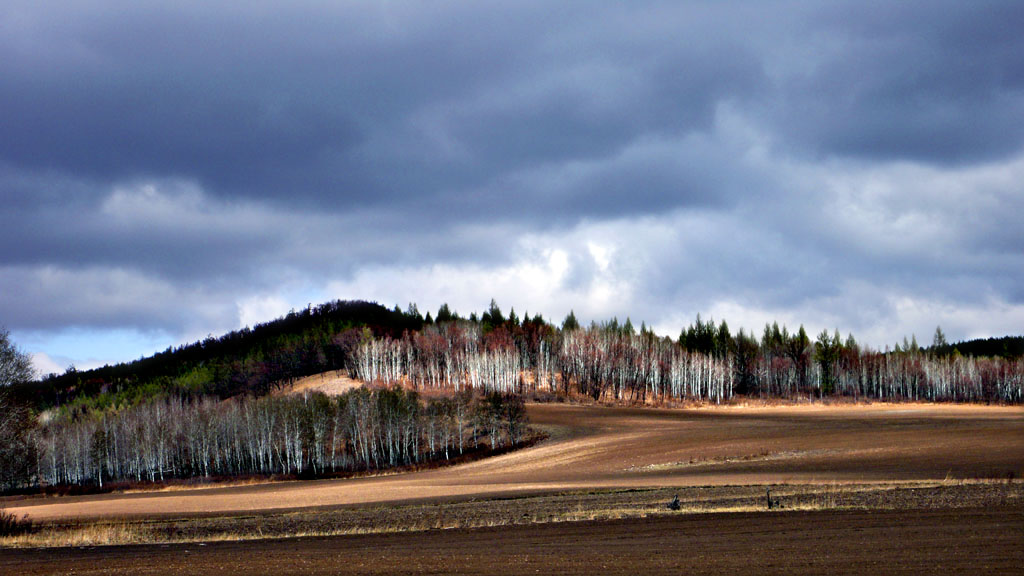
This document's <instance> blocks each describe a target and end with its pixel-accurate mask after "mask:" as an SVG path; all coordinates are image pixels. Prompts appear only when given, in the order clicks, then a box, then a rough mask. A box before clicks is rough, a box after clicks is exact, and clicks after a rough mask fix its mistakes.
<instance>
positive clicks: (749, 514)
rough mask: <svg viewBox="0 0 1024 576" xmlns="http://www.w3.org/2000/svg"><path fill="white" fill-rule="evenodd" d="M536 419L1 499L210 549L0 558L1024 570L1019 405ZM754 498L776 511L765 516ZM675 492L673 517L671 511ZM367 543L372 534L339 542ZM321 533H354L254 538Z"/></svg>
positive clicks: (152, 568)
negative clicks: (268, 475)
mask: <svg viewBox="0 0 1024 576" xmlns="http://www.w3.org/2000/svg"><path fill="white" fill-rule="evenodd" d="M528 410H529V416H530V419H531V421H532V424H533V426H535V427H536V428H539V429H541V430H543V431H544V432H546V433H547V434H548V438H547V439H546V440H544V441H542V442H540V443H539V444H537V445H535V446H533V447H531V448H527V449H523V450H519V451H516V452H512V453H509V454H505V455H502V456H497V457H493V458H490V459H486V460H479V461H476V462H472V463H469V464H464V465H459V466H454V467H450V468H441V469H435V470H429V471H423V472H414V473H405V474H395V475H390V476H379V477H366V478H357V479H346V480H322V481H308V482H281V483H264V484H255V485H246V486H222V487H213V488H202V489H189V490H174V491H165V492H140V493H131V494H105V495H96V496H82V497H63V498H50V499H43V498H31V499H23V500H19V501H14V502H10V503H9V509H10V510H11V511H12V512H14V513H15V514H17V515H19V516H20V515H22V514H29V515H30V516H31V517H32V518H33V519H34V520H36V521H37V522H40V523H41V524H42V526H43V527H44V528H46V527H47V526H49V527H52V530H54V531H55V532H56V533H57V534H58V538H60V536H59V534H61V533H62V532H61V530H65V531H67V532H68V533H71V532H74V531H75V530H81V531H83V532H86V533H88V532H89V531H90V530H93V531H99V532H102V531H104V530H106V531H114V532H116V531H118V530H124V531H129V532H131V531H134V533H135V534H136V536H135V537H132V538H127V539H120V540H119V539H118V538H111V539H110V540H109V541H114V542H126V541H127V542H138V541H143V542H152V541H158V542H159V541H167V542H180V541H188V540H199V541H205V542H201V543H195V542H192V543H178V544H158V545H132V546H97V547H90V546H75V547H70V546H67V545H66V544H63V545H64V546H65V547H63V548H56V549H54V548H47V549H25V548H22V549H8V550H0V574H19V575H20V574H24V575H33V574H58V573H70V572H72V571H73V572H74V573H76V574H111V573H133V574H234V573H273V574H386V573H434V574H446V573H455V572H458V573H470V574H508V573H559V574H593V573H602V574H678V573H690V574H844V573H859V574H883V573H884V574H938V573H941V574H981V573H984V574H1020V573H1021V572H1020V567H1021V566H1022V565H1024V546H1021V545H1020V542H1021V541H1024V485H1022V484H1021V483H1020V480H1019V478H1020V477H1021V473H1022V471H1024V409H1021V408H1019V407H983V406H947V405H941V406H933V405H872V406H864V405H860V406H835V407H822V406H801V407H772V408H737V407H728V408H713V409H694V410H655V409H639V408H607V407H596V406H573V405H563V404H534V405H530V406H529V407H528ZM768 487H770V488H771V489H772V491H773V492H772V493H773V494H774V495H778V496H779V497H781V498H782V501H783V502H784V504H785V508H784V509H783V510H782V511H779V510H773V511H770V512H768V511H766V510H764V507H765V506H764V502H765V500H764V492H765V490H766V489H767V488H768ZM673 494H678V495H679V496H680V499H681V502H682V504H683V511H681V512H668V511H666V510H665V506H664V503H665V502H666V501H667V500H668V499H669V498H670V497H671V495H673ZM755 510H756V511H755ZM97 527H98V528H97ZM435 528H445V529H435ZM392 530H397V531H399V533H387V532H390V531H392ZM359 531H369V532H375V533H372V534H362V535H359V534H355V535H351V534H349V532H359ZM324 533H326V534H349V535H334V536H325V537H298V538H295V537H293V538H280V539H274V538H271V539H267V536H274V535H297V534H324ZM138 534H144V535H143V536H142V537H138ZM218 537H228V538H240V539H241V540H238V541H228V542H215V541H212V540H215V539H217V538H218ZM249 538H259V539H249ZM70 541H71V540H70V539H69V540H68V541H67V542H70ZM58 542H65V541H63V540H59V539H58Z"/></svg>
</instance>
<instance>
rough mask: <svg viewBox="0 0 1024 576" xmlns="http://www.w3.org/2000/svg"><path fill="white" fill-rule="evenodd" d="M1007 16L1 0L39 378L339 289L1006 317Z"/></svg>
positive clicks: (766, 6)
mask: <svg viewBox="0 0 1024 576" xmlns="http://www.w3.org/2000/svg"><path fill="white" fill-rule="evenodd" d="M1019 22H1024V4H1021V3H1019V2H977V3H973V2H972V3H964V2H952V1H949V2H944V1H940V2H935V1H929V2H923V1H919V2H904V3H898V4H893V3H889V2H816V3H794V2H756V3H743V2H684V3H677V2H642V3H641V2H638V3H630V4H629V5H628V6H626V5H618V4H608V5H605V4H595V3H591V2H563V3H557V4H551V3H549V2H475V3H465V2H437V3H430V4H429V5H428V4H422V3H413V2H401V1H396V2H352V3H339V4H337V5H335V4H332V3H327V4H323V3H317V2H297V3H288V4H286V5H283V6H278V5H276V4H274V3H264V2H255V3H250V4H246V5H245V6H244V7H243V8H239V7H237V6H236V5H228V4H219V3H217V4H212V5H211V4H210V3H206V2H189V1H187V2H180V3H174V4H172V5H159V4H156V3H149V2H126V1H109V2H71V3H68V2H60V3H58V2H51V1H42V2H41V1H38V0H35V1H32V2H28V1H22V0H13V1H10V2H5V3H4V5H3V6H2V7H0V110H2V112H0V136H2V137H0V197H2V199H3V203H4V208H3V210H2V212H0V234H2V241H3V245H4V246H5V250H4V251H3V259H2V261H0V326H6V327H7V328H8V329H10V330H11V333H12V337H13V339H14V340H15V341H16V342H17V343H18V344H19V345H20V346H21V347H22V348H24V349H25V350H27V351H28V352H30V353H32V354H33V355H34V357H35V360H36V367H37V369H38V370H40V371H41V372H43V373H46V372H51V371H57V372H60V371H63V369H64V368H65V367H67V366H68V365H70V364H75V365H76V366H78V367H80V368H84V367H91V366H96V365H102V364H105V363H115V362H122V361H128V360H132V359H135V358H138V357H140V356H142V355H149V354H152V353H153V352H156V351H159V350H163V349H165V348H167V347H168V346H172V345H177V344H182V343H186V342H192V341H195V340H197V339H201V338H203V337H205V336H206V335H208V334H213V335H219V334H221V333H224V332H227V331H230V330H234V329H238V328H241V327H244V326H251V325H254V324H256V323H259V322H265V321H268V320H271V319H274V318H276V317H278V316H281V315H283V314H285V313H287V312H288V310H289V309H293V308H295V309H298V308H304V307H305V306H306V305H307V304H314V305H315V304H318V303H321V302H325V301H329V300H334V299H364V300H371V301H377V302H380V303H382V304H384V305H386V306H389V307H390V306H393V305H395V304H398V305H400V306H401V307H402V308H405V307H406V305H407V304H408V303H410V302H415V303H417V304H418V306H419V309H420V310H421V311H423V312H426V311H428V310H429V311H432V312H436V310H437V308H438V306H440V305H441V304H442V303H445V302H446V303H448V304H449V305H451V306H452V308H454V309H456V310H458V311H459V312H460V313H463V314H469V313H470V312H472V311H481V310H483V309H485V308H486V306H487V304H488V302H489V301H490V299H491V298H494V299H496V301H497V302H498V304H499V305H500V306H501V307H502V309H503V310H505V311H506V312H507V311H508V310H509V309H510V308H512V307H514V308H515V310H516V312H517V313H519V314H520V315H522V314H523V313H525V312H530V313H531V314H533V313H541V314H543V315H544V316H545V317H546V318H548V319H549V320H552V321H555V322H560V321H561V319H562V318H563V317H564V316H565V314H566V313H568V311H569V310H570V309H573V310H574V311H575V313H576V314H577V316H578V317H580V319H581V320H583V321H590V320H597V321H600V320H605V319H609V318H611V317H613V316H614V317H618V318H619V319H620V320H623V319H625V318H626V317H629V318H631V319H632V321H633V322H634V323H635V324H636V325H639V324H640V322H641V321H642V322H646V323H647V325H649V326H652V327H654V328H655V329H656V330H657V331H658V332H659V333H661V334H664V335H669V336H673V337H675V336H677V335H678V334H679V331H680V329H681V328H683V327H685V326H686V325H688V324H690V323H691V322H692V321H693V319H694V318H695V316H696V315H697V314H701V315H702V316H703V317H704V318H709V317H712V318H714V319H716V320H722V319H724V320H726V321H728V322H729V325H730V327H732V328H733V330H734V331H735V330H738V329H739V328H740V327H745V328H746V329H747V330H753V331H755V333H760V330H761V328H762V327H763V326H764V324H765V323H766V322H771V321H778V322H780V323H785V324H786V325H788V326H789V327H791V328H795V327H796V326H799V325H800V324H803V325H805V326H806V327H807V330H808V332H810V333H812V334H813V333H817V332H819V331H820V330H822V329H828V330H832V329H839V330H840V331H841V332H842V333H843V335H845V334H847V333H852V334H854V335H855V336H856V337H857V338H858V340H860V341H862V342H865V343H867V344H869V345H871V346H873V347H876V348H880V349H881V348H884V347H885V346H886V345H891V344H894V343H896V342H898V341H901V340H902V339H903V337H904V336H907V337H909V336H910V335H916V337H917V339H918V341H919V342H921V343H922V344H925V343H928V342H930V341H931V336H932V333H933V332H934V330H935V327H936V326H942V328H943V330H944V331H945V333H946V335H947V337H948V338H949V340H950V341H956V340H964V339H970V338H977V337H989V336H1002V335H1007V334H1012V335H1019V334H1021V333H1022V329H1021V327H1022V326H1024V227H1022V226H1021V225H1020V223H1019V220H1020V216H1021V215H1022V214H1024V189H1022V183H1024V36H1022V35H1021V34H1019V30H1017V23H1019Z"/></svg>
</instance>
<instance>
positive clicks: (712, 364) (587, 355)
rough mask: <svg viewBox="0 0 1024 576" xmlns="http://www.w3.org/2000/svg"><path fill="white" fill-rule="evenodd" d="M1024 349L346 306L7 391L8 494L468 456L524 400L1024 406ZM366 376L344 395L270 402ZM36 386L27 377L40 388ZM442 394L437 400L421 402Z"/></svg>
mask: <svg viewBox="0 0 1024 576" xmlns="http://www.w3.org/2000/svg"><path fill="white" fill-rule="evenodd" d="M1022 354H1024V338H1022V337H1007V338H1001V339H989V340H974V341H969V342H960V343H956V344H950V343H948V342H947V341H946V339H945V335H944V334H943V333H942V330H941V329H936V332H935V335H934V337H933V340H932V343H931V345H930V346H928V347H921V346H919V345H918V343H917V341H916V338H911V339H910V340H909V341H908V340H907V339H906V338H904V340H903V342H902V343H901V344H897V345H896V346H894V347H893V348H892V349H886V350H885V351H878V350H872V349H870V348H868V347H866V346H861V345H860V344H858V343H857V341H856V340H855V339H854V337H853V336H852V335H849V336H847V337H846V338H845V339H844V338H842V337H841V336H840V334H839V332H838V331H833V332H829V331H822V332H821V333H820V334H817V335H816V336H815V337H814V338H812V337H810V336H809V335H808V334H807V333H806V331H805V330H804V328H803V327H802V326H801V327H799V328H798V329H797V330H796V331H795V332H790V331H789V329H788V328H787V327H785V326H782V327H780V326H779V325H778V324H771V325H767V326H765V327H764V330H763V332H762V333H761V334H760V335H756V334H754V333H751V332H747V331H745V330H743V329H741V330H740V331H739V332H738V333H736V334H733V333H732V332H731V330H730V329H729V327H728V325H727V323H725V322H724V321H723V322H721V323H718V324H716V323H715V322H713V321H704V320H702V319H701V318H700V316H698V317H697V319H696V320H695V321H694V322H693V323H692V324H691V325H690V326H688V327H686V328H684V329H683V330H682V331H681V333H680V334H679V337H678V338H677V339H672V338H668V337H663V336H661V337H660V336H658V335H656V334H654V332H652V331H651V330H649V329H648V328H647V327H646V325H643V324H642V325H641V326H640V328H639V329H636V328H635V327H634V326H633V324H632V322H631V321H630V320H629V319H627V320H626V321H625V322H624V323H621V324H620V323H619V322H618V320H616V319H613V320H611V321H608V322H603V323H596V322H594V323H591V324H590V325H589V326H585V327H584V326H581V325H580V323H579V321H578V320H577V319H576V317H575V315H574V314H573V313H570V314H569V315H568V316H567V317H566V318H565V319H564V321H563V322H562V323H561V324H560V325H555V324H553V323H551V322H548V321H546V320H545V319H544V318H542V317H541V316H539V315H538V316H534V317H530V316H529V315H528V314H527V315H525V316H524V317H523V318H520V317H518V316H517V315H516V313H515V311H514V310H511V311H510V312H509V314H508V315H507V316H506V315H505V314H504V313H503V312H502V310H501V309H500V308H499V307H498V305H497V303H495V302H494V301H492V302H491V304H490V306H489V307H488V309H487V310H486V311H484V312H483V313H482V314H480V315H477V314H475V313H474V314H471V315H470V316H469V317H468V318H462V317H459V316H458V315H457V314H456V313H454V312H453V311H451V310H450V309H449V307H448V306H447V305H444V306H442V307H441V308H440V309H439V310H438V312H437V314H436V316H432V315H431V314H430V313H428V314H427V315H426V316H423V315H421V314H420V312H419V311H418V309H417V308H416V306H415V305H412V304H410V305H409V306H408V308H407V309H406V310H404V311H403V310H401V309H400V308H399V307H397V306H396V307H395V308H394V309H387V308H385V307H383V306H380V305H378V304H374V303H368V302H358V301H357V302H345V301H337V302H331V303H328V304H323V305H321V306H317V307H312V306H310V307H308V308H306V309H305V310H301V311H293V312H291V313H289V314H288V315H287V316H285V317H284V318H281V319H279V320H275V321H273V322H268V323H266V324H261V325H258V326H256V327H254V328H251V329H250V328H246V329H244V330H239V331H235V332H231V333H229V334H226V335H224V336H222V337H220V338H214V337H212V336H211V337H208V338H207V339H205V340H203V341H201V342H196V343H194V344H190V345H186V346H181V347H178V348H174V349H168V350H166V351H164V352H161V353H158V354H155V355H154V356H152V357H149V358H141V359H139V360H136V361H134V362H129V363H125V364H119V365H116V366H105V367H102V368H98V369H94V370H83V371H79V370H76V369H75V368H74V367H70V368H69V369H68V370H67V371H66V372H65V373H64V374H59V375H56V374H55V375H49V376H47V377H45V378H43V379H42V380H39V381H35V382H24V381H21V382H15V383H14V384H13V385H11V386H7V387H6V388H5V389H4V390H3V391H2V394H0V396H2V397H0V403H2V404H4V406H3V408H4V410H3V416H4V417H3V419H2V420H3V421H0V435H2V436H3V438H0V440H2V442H0V445H2V448H0V460H2V462H0V470H3V472H2V474H0V485H2V486H4V487H7V488H10V487H17V486H25V485H60V484H72V485H82V484H90V485H101V484H103V483H104V482H106V483H110V482H119V481H163V480H166V479H168V478H190V477H197V476H198V477H210V476H217V477H219V476H233V475H247V474H289V475H298V476H303V475H305V476H318V475H324V474H334V473H339V472H351V471H356V470H369V469H381V468H387V467H392V466H401V465H408V464H418V463H423V462H429V461H434V460H438V459H448V458H451V457H452V455H453V454H454V453H458V454H462V453H463V452H464V451H465V450H477V449H478V448H482V447H487V446H489V447H490V449H492V450H493V449H499V448H501V447H504V446H509V445H513V444H515V443H517V442H519V441H520V440H521V439H522V435H523V430H524V429H525V415H524V411H523V409H522V398H523V397H524V396H529V395H533V396H558V397H575V396H579V397H584V396H585V397H590V398H593V399H595V400H601V401H613V402H631V403H650V402H664V401H696V402H710V403H721V402H727V401H730V400H732V399H734V398H737V397H742V398H751V397H756V398H766V399H767V398H777V399H786V400H794V399H801V398H803V399H844V398H849V399H851V400H861V399H869V400H885V401H902V400H910V401H948V402H1000V403H1020V402H1022V400H1024V357H1022ZM337 369H344V370H347V371H348V373H349V374H350V376H352V377H353V378H356V379H358V380H362V381H364V382H367V383H369V384H372V385H373V386H372V387H370V388H367V389H364V390H358V391H355V392H350V393H349V394H346V395H344V396H341V397H338V398H328V397H326V396H323V395H305V396H279V395H273V394H270V392H273V391H274V390H275V388H281V387H284V386H287V385H288V384H289V383H290V382H292V381H294V380H295V379H296V378H299V377H302V376H306V375H310V374H317V373H321V372H324V371H327V370H337ZM22 380H24V378H23V379H22ZM426 391H430V393H429V394H427V396H429V397H430V400H429V401H428V400H425V399H424V397H421V396H420V395H419V392H426Z"/></svg>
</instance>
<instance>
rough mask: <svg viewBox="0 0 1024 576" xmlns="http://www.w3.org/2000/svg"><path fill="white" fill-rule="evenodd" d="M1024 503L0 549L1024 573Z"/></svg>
mask: <svg viewBox="0 0 1024 576" xmlns="http://www.w3.org/2000/svg"><path fill="white" fill-rule="evenodd" d="M1022 536H1024V508H1021V507H1019V506H1017V507H1004V508H997V509H978V508H972V509H966V510H965V509H958V510H916V511H832V512H780V513H736V514H712V515H701V514H682V515H672V516H667V515H666V516H658V517H654V518H638V519H627V520H611V521H596V522H577V523H559V524H533V525H525V526H510V527H501V528H482V529H473V530H465V529H458V530H436V531H430V532H423V533H417V534H374V535H365V536H344V537H321V538H292V539H282V540H264V541H247V542H212V543H208V544H182V545H162V546H160V545H146V546H111V547H98V548H63V549H58V550H52V549H45V550H44V549H35V550H6V551H3V550H0V571H2V572H3V573H4V574H20V575H24V576H30V575H37V574H57V573H72V572H73V573H75V574H111V573H114V574H119V573H131V574H249V573H260V574H281V575H290V574H398V573H402V574H413V573H415V574H450V573H460V574H526V573H545V574H607V575H614V574H630V575H636V574H797V575H800V574H1020V568H1021V566H1022V563H1024V547H1022V546H1021V545H1020V542H1021V537H1022Z"/></svg>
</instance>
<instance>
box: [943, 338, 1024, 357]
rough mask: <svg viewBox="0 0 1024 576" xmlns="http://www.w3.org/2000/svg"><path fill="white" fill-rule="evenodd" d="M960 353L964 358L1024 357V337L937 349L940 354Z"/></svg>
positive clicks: (970, 341)
mask: <svg viewBox="0 0 1024 576" xmlns="http://www.w3.org/2000/svg"><path fill="white" fill-rule="evenodd" d="M954 351H955V352H958V353H960V354H962V355H964V356H990V357H1000V358H1006V359H1013V358H1020V357H1021V356H1024V336H1004V337H1002V338H985V339H980V338H979V339H976V340H967V341H964V342H957V343H956V344H947V345H945V346H938V347H935V349H934V352H936V353H938V354H952V353H953V352H954Z"/></svg>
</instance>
